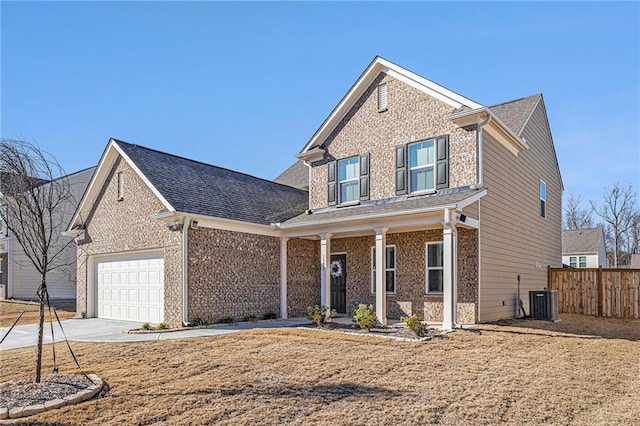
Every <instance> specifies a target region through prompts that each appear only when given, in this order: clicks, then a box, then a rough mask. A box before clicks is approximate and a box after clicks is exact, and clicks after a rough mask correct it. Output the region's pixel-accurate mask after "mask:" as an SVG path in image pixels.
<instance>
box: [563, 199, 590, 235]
mask: <svg viewBox="0 0 640 426" xmlns="http://www.w3.org/2000/svg"><path fill="white" fill-rule="evenodd" d="M581 204H582V196H580V195H578V196H576V195H573V194H570V195H569V198H568V199H567V206H566V208H565V209H564V229H585V228H593V227H594V223H593V219H592V218H591V211H590V210H587V209H583V208H582V207H581Z"/></svg>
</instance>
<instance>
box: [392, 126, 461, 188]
mask: <svg viewBox="0 0 640 426" xmlns="http://www.w3.org/2000/svg"><path fill="white" fill-rule="evenodd" d="M448 187H449V136H447V135H445V136H438V137H436V138H430V139H425V140H422V141H419V142H411V143H408V144H405V145H400V146H396V195H403V194H407V193H419V192H422V191H433V190H436V189H443V188H448Z"/></svg>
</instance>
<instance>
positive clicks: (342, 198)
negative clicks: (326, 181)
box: [338, 157, 360, 203]
mask: <svg viewBox="0 0 640 426" xmlns="http://www.w3.org/2000/svg"><path fill="white" fill-rule="evenodd" d="M338 186H339V187H340V189H339V191H338V194H339V199H338V202H339V203H349V202H351V201H358V200H359V199H360V157H351V158H345V159H344V160H340V161H338Z"/></svg>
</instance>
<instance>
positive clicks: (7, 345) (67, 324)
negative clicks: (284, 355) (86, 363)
mask: <svg viewBox="0 0 640 426" xmlns="http://www.w3.org/2000/svg"><path fill="white" fill-rule="evenodd" d="M308 323H309V321H308V320H307V319H306V318H295V319H289V320H276V321H263V322H257V323H242V324H236V325H229V326H227V325H224V326H215V327H211V328H197V329H188V330H180V331H170V332H162V333H144V334H126V333H123V332H124V331H126V330H133V329H136V328H140V326H141V325H142V323H139V322H130V321H119V320H109V319H101V318H87V319H79V318H74V319H70V320H66V321H62V327H63V329H64V333H65V335H66V336H67V339H69V340H75V341H80V342H141V341H146V340H164V339H183V338H188V337H200V336H217V335H221V334H228V333H235V332H238V331H242V330H249V329H252V328H272V327H295V326H298V325H302V324H308ZM7 330H9V327H0V338H2V337H4V335H5V333H6V332H7ZM53 334H54V336H55V341H56V343H58V342H62V341H64V338H63V336H62V332H61V330H60V326H59V325H58V324H57V323H56V324H54V326H53ZM37 340H38V326H37V324H28V325H19V326H16V327H15V328H14V329H13V330H12V331H11V333H10V334H9V336H8V337H7V338H6V339H5V341H4V342H2V344H1V345H0V351H3V350H8V349H16V348H24V347H29V346H35V345H36V342H37ZM43 342H44V343H45V344H46V343H51V342H52V339H51V325H50V323H45V330H44V338H43Z"/></svg>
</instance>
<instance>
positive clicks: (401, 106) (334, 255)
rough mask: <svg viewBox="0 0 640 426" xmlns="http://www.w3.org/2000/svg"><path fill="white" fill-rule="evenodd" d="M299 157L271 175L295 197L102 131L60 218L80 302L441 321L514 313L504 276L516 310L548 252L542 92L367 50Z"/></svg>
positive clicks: (555, 227) (557, 197)
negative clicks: (502, 94)
mask: <svg viewBox="0 0 640 426" xmlns="http://www.w3.org/2000/svg"><path fill="white" fill-rule="evenodd" d="M297 157H298V159H299V160H300V161H299V162H297V163H295V164H294V165H293V166H292V167H291V168H289V169H288V170H287V171H285V172H284V173H283V174H282V175H280V176H278V178H277V180H278V181H279V182H282V183H286V184H287V185H292V186H295V187H297V188H307V187H308V190H309V191H308V192H306V191H302V190H299V189H295V188H293V187H290V186H285V185H279V184H277V183H274V182H269V181H264V180H261V179H258V178H254V177H251V176H247V175H244V174H241V173H237V172H232V171H230V170H225V169H220V168H218V167H215V166H211V165H206V164H202V163H198V162H196V161H193V160H187V159H183V158H180V157H175V156H172V155H170V154H165V153H160V152H157V151H154V150H150V149H148V148H143V147H139V146H136V145H131V144H128V143H124V142H121V141H117V140H114V139H112V140H111V141H110V142H109V144H108V146H107V148H106V150H105V153H104V154H103V156H102V159H101V160H100V164H99V166H98V170H97V171H96V173H95V174H94V177H93V179H92V182H91V184H90V186H89V189H88V191H87V193H86V194H85V197H84V198H83V200H82V202H81V204H80V206H79V208H78V210H77V212H76V215H75V217H74V219H73V221H72V223H71V225H70V228H69V233H70V234H71V235H74V236H77V237H78V239H79V249H78V256H79V258H78V265H79V270H78V298H77V306H78V313H79V314H82V315H85V316H90V317H91V316H100V317H107V318H121V319H133V320H138V321H152V322H160V321H164V322H167V323H169V324H171V325H177V324H179V323H188V322H190V321H193V320H194V319H197V318H201V319H205V320H207V321H210V322H211V321H218V320H220V319H222V318H224V317H234V318H236V319H241V318H243V317H244V316H249V315H256V316H262V315H264V314H267V313H270V312H271V313H275V314H277V315H278V316H280V317H283V318H286V317H291V316H302V315H304V312H305V309H306V307H307V306H310V305H314V304H320V303H321V304H324V305H329V306H330V307H331V308H334V309H336V310H337V311H338V312H339V313H342V314H351V313H352V312H353V311H354V309H355V308H356V307H357V305H358V304H359V303H367V304H369V303H371V304H374V305H375V306H376V314H377V316H378V318H379V319H380V321H381V322H382V323H384V324H386V322H387V318H399V317H400V316H404V315H412V314H417V315H418V316H419V317H420V318H422V319H424V320H427V321H430V322H439V323H442V324H443V326H444V327H445V328H451V327H453V326H455V325H456V324H461V323H476V322H480V321H490V320H495V319H499V318H507V317H512V316H514V315H516V313H517V311H518V309H517V307H518V294H517V288H518V287H517V283H518V276H520V278H521V280H520V283H521V285H520V291H521V293H522V294H521V295H520V299H522V301H523V302H524V305H525V307H527V306H528V298H527V297H526V292H527V291H528V290H533V289H542V288H544V287H546V285H547V282H546V279H547V270H546V269H547V266H552V267H558V266H560V264H561V263H560V260H561V258H562V248H561V240H562V238H561V210H562V209H561V197H562V190H563V187H562V179H561V176H560V171H559V168H558V163H557V159H556V155H555V150H554V146H553V140H552V137H551V131H550V128H549V123H548V121H547V114H546V110H545V106H544V101H543V99H542V95H539V94H538V95H534V96H529V97H526V98H521V99H517V100H515V101H511V102H507V103H503V104H499V105H495V106H491V107H487V106H484V105H481V104H478V103H476V102H474V101H471V100H470V99H467V98H465V97H463V96H461V95H458V94H457V93H454V92H452V91H450V90H448V89H446V88H444V87H442V86H440V85H438V84H436V83H434V82H432V81H429V80H427V79H425V78H423V77H420V76H418V75H416V74H414V73H412V72H410V71H408V70H406V69H404V68H402V67H400V66H398V65H395V64H393V63H391V62H389V61H386V60H384V59H382V58H380V57H376V58H375V59H374V60H373V62H372V63H371V64H370V65H369V66H368V67H367V69H366V70H365V71H364V73H363V74H362V75H361V76H360V77H359V78H358V80H357V81H356V82H355V84H354V85H353V86H352V87H351V89H350V90H349V91H348V92H347V94H346V95H345V96H344V98H343V99H342V100H341V101H340V103H339V104H338V105H337V106H336V108H335V109H334V110H333V111H332V112H331V114H330V115H329V116H328V117H327V119H326V120H324V122H323V124H322V125H321V126H320V128H319V129H318V130H317V131H316V133H315V134H314V135H313V136H312V138H311V139H310V140H309V141H308V142H307V143H306V144H305V145H304V147H303V148H302V150H301V152H300V153H299V154H298V155H297ZM303 166H304V167H306V168H307V171H306V173H305V171H304V168H303ZM305 176H306V178H305ZM305 179H306V180H305ZM527 311H528V309H527Z"/></svg>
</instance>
